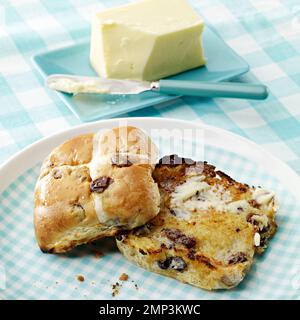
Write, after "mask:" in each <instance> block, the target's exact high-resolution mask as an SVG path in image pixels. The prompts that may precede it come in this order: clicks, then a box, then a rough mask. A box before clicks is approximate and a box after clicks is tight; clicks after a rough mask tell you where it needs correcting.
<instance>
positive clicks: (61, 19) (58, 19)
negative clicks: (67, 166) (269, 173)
mask: <svg viewBox="0 0 300 320" xmlns="http://www.w3.org/2000/svg"><path fill="white" fill-rule="evenodd" d="M125 2H126V1H125V0H124V1H123V0H102V1H96V0H72V1H71V0H69V1H68V0H65V1H61V0H40V1H38V0H1V2H0V163H1V162H3V161H5V160H7V159H8V158H9V157H10V156H12V155H13V154H14V153H15V152H17V151H18V150H20V149H22V148H24V147H25V146H27V145H28V144H30V143H32V142H34V141H36V140H38V139H40V138H42V137H44V136H47V135H50V134H52V133H54V132H55V131H58V130H62V129H64V128H68V127H71V126H74V125H76V124H79V120H78V119H77V118H76V117H75V116H74V115H73V114H72V113H71V112H70V111H69V110H68V109H67V108H66V107H65V106H64V104H63V103H62V102H61V100H60V99H59V98H58V97H57V96H56V95H55V94H53V93H51V92H50V91H49V90H47V89H46V88H45V87H44V84H43V79H42V78H41V77H40V75H39V74H38V73H37V71H36V70H35V69H34V68H33V66H32V64H31V62H30V58H31V56H32V55H34V54H36V53H37V52H39V51H45V50H51V49H53V48H56V47H61V46H64V45H70V44H75V43H76V42H77V41H79V40H84V39H87V38H88V37H89V19H90V14H91V12H93V11H98V10H101V9H103V8H105V7H108V6H115V5H120V4H122V3H125ZM191 3H192V4H193V6H194V7H195V9H197V10H198V11H199V12H200V13H201V15H202V16H203V17H204V18H205V19H206V20H207V21H209V23H210V24H212V25H213V26H214V27H215V28H216V30H217V31H218V32H219V34H220V35H221V36H222V38H223V39H224V40H225V41H226V42H227V43H228V44H229V45H230V46H231V47H232V48H233V49H234V50H235V51H236V52H237V53H238V54H240V55H241V56H243V58H244V59H245V60H246V61H247V62H248V63H249V64H250V67H251V71H250V72H249V73H248V74H246V75H244V76H242V77H240V78H239V80H240V81H249V82H257V81H261V82H263V83H264V84H266V85H267V86H268V87H269V89H270V92H271V94H270V96H269V98H268V99H267V100H265V101H260V102H258V101H243V100H231V99H211V100H199V99H197V98H192V97H185V98H182V99H180V100H178V101H176V102H175V103H173V104H171V105H168V106H167V107H165V106H164V107H163V106H159V105H158V106H153V107H149V108H146V109H143V110H139V111H135V112H132V113H130V114H125V115H124V116H132V117H133V116H155V117H171V118H180V119H186V120H195V119H197V120H198V121H202V122H204V123H207V124H210V125H214V126H217V127H221V128H224V129H227V130H230V131H232V132H235V133H237V134H239V135H242V136H244V137H247V138H249V139H251V140H253V141H254V142H256V143H258V144H260V145H262V146H264V147H265V148H266V149H268V150H269V151H271V152H272V153H273V154H275V155H276V156H278V157H279V158H281V159H282V160H283V161H285V162H287V163H288V164H289V165H290V166H291V167H292V168H294V169H295V170H296V171H297V172H300V125H299V120H300V90H299V89H300V4H299V0H264V1H261V0H243V1H240V0H226V1H225V0H223V1H222V0H201V1H198V0H191ZM208 154H209V153H208ZM222 159H223V161H222ZM226 159H227V160H226ZM228 159H230V155H228V154H227V155H226V156H225V155H224V157H221V156H220V155H218V157H214V156H213V154H212V159H211V161H212V162H214V163H216V164H218V165H220V167H221V168H222V169H223V170H226V168H227V167H228V166H230V165H231V164H230V161H228ZM235 159H237V157H236V156H235ZM225 160H226V161H225ZM233 164H234V165H235V166H234V167H233V168H231V169H232V171H233V173H235V174H233V175H234V176H235V177H237V178H238V177H239V174H242V173H243V172H244V176H243V177H242V178H243V179H242V180H243V181H247V182H248V181H249V179H253V177H256V178H257V181H259V179H261V178H264V179H265V178H266V177H263V171H262V170H261V171H259V170H258V169H257V165H255V166H254V164H252V165H251V164H249V166H248V167H247V168H245V169H243V166H241V163H240V164H238V161H234V162H232V165H233ZM236 165H237V166H236ZM246 169H247V170H246ZM243 170H244V171H243ZM37 173H38V167H34V168H32V169H30V170H29V171H28V172H26V173H25V174H24V175H22V176H21V177H20V178H19V179H18V180H17V181H15V182H14V184H13V185H12V186H10V187H9V188H8V189H7V190H6V191H5V192H4V194H3V195H1V196H0V203H1V208H0V209H1V211H2V209H4V210H5V214H2V213H1V214H0V239H1V241H2V239H4V243H1V250H2V252H1V253H0V255H1V261H0V298H1V297H2V298H43V299H46V298H75V299H77V298H78V299H80V298H108V297H110V294H111V290H110V287H109V284H110V282H111V281H112V278H115V280H116V279H117V276H118V275H119V274H120V273H122V272H127V273H129V274H130V275H132V278H133V280H134V281H136V283H137V284H138V285H140V289H139V290H136V289H135V288H134V286H133V283H131V282H130V281H129V282H128V283H126V284H124V288H122V290H121V294H120V298H126V297H128V296H130V297H132V298H154V299H158V298H170V299H172V298H183V297H184V298H204V299H210V298H217V299H223V298H232V299H235V298H245V299H248V298H251V297H252V298H297V297H299V290H298V291H297V289H299V287H300V277H299V274H300V272H299V269H300V261H299V255H297V254H296V253H297V248H299V245H300V243H299V239H298V238H297V233H298V230H299V225H300V221H299V218H297V208H296V204H295V201H293V199H292V197H291V196H290V195H288V194H286V192H284V190H281V189H280V185H279V184H278V183H277V182H276V181H275V180H274V178H272V177H267V178H268V179H265V180H266V181H267V182H268V181H269V182H270V187H271V188H272V189H275V190H277V191H278V193H279V196H280V195H281V198H282V199H281V202H282V201H283V205H282V207H284V212H281V213H280V217H282V218H280V221H279V224H280V226H281V228H280V229H279V231H278V235H277V236H276V237H275V239H274V242H273V243H272V246H271V247H272V248H271V249H272V250H269V251H268V252H267V253H266V254H265V255H264V256H263V257H262V258H260V259H258V261H257V263H256V264H255V266H254V268H252V271H251V273H250V275H249V276H248V277H247V280H246V281H245V282H244V283H243V284H242V285H241V286H240V287H239V288H238V289H237V290H234V291H231V292H221V293H207V292H204V291H202V290H198V289H194V288H191V287H190V286H185V285H182V284H179V283H176V286H175V285H174V280H171V279H167V278H164V277H161V276H157V275H152V274H149V273H148V272H146V271H142V270H139V271H137V268H136V267H134V266H133V265H132V264H130V263H128V262H125V260H124V259H123V258H122V257H120V255H118V254H117V253H111V252H110V253H109V254H107V256H105V257H104V258H103V259H100V260H99V261H97V263H96V264H95V265H94V266H93V264H92V263H89V262H90V261H91V260H93V259H94V258H93V257H92V256H91V255H89V254H87V249H84V248H80V249H78V250H76V251H74V253H72V254H70V255H62V256H59V258H57V257H56V256H55V257H54V256H51V255H41V254H40V252H39V251H38V249H37V248H36V245H35V241H34V238H33V232H32V231H33V230H32V215H31V212H32V189H33V186H34V183H35V179H36V176H37ZM265 180H260V181H265ZM250 181H251V180H250ZM267 184H268V183H267ZM267 186H268V185H267ZM9 212H11V213H12V214H8V213H9ZM26 212H27V213H28V214H27V215H26V216H24V213H26ZM298 212H299V210H298ZM29 213H30V214H29ZM281 230H285V232H284V233H281ZM107 243H108V246H107V247H109V245H110V244H111V245H112V246H113V244H112V243H111V241H108V242H107ZM275 244H276V245H275ZM90 250H91V251H92V250H93V248H91V249H90ZM107 250H108V249H107ZM78 255H80V256H82V258H81V259H72V257H76V256H78ZM79 260H80V261H79ZM93 261H94V260H93ZM4 262H5V264H6V265H5V269H6V272H7V273H6V290H3V291H2V290H1V286H4V284H5V281H3V279H2V278H3V272H1V270H2V269H3V268H4V266H3V265H1V263H4ZM61 265H63V268H61ZM291 266H294V267H295V268H293V267H291ZM297 266H298V267H297ZM297 268H298V269H297ZM270 270H272V272H270ZM37 274H38V275H39V277H38V278H37V277H36V275H37ZM76 274H84V275H85V276H86V279H87V281H85V282H84V283H77V282H76V280H74V277H75V275H76ZM56 279H57V280H56ZM4 280H5V279H4ZM56 281H57V283H56ZM158 283H159V288H160V289H159V292H158V291H157V287H158ZM245 287H247V290H244V289H245ZM76 288H77V289H76ZM170 288H172V289H171V290H170Z"/></svg>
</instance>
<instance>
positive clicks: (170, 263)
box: [157, 257, 187, 271]
mask: <svg viewBox="0 0 300 320" xmlns="http://www.w3.org/2000/svg"><path fill="white" fill-rule="evenodd" d="M157 264H158V266H159V267H160V268H161V269H164V270H166V269H173V270H177V271H183V270H185V269H186V268H187V264H186V262H185V261H184V260H183V259H182V258H181V257H168V258H167V259H166V260H159V261H158V262H157Z"/></svg>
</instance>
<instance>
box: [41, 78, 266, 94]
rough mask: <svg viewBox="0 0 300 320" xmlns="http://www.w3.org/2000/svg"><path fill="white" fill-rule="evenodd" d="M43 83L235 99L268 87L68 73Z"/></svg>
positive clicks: (71, 89)
mask: <svg viewBox="0 0 300 320" xmlns="http://www.w3.org/2000/svg"><path fill="white" fill-rule="evenodd" d="M46 85H47V86H48V87H49V88H50V89H53V90H57V91H61V92H66V93H70V94H79V93H98V94H118V95H126V94H139V93H142V92H145V91H153V92H158V93H161V94H168V95H179V96H182V95H184V96H198V97H209V98H215V97H222V98H238V99H258V100H262V99H266V98H267V96H268V88H267V87H266V86H264V85H262V84H248V83H239V82H205V81H188V80H187V81H185V80H184V81H183V80H159V81H153V82H148V81H135V80H118V79H103V78H97V77H85V76H77V75H67V74H53V75H50V76H48V77H47V79H46Z"/></svg>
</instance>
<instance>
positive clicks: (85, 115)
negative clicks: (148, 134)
mask: <svg viewBox="0 0 300 320" xmlns="http://www.w3.org/2000/svg"><path fill="white" fill-rule="evenodd" d="M203 46H204V51H205V56H206V57H207V63H206V65H205V66H204V67H200V68H197V69H193V70H190V71H186V72H183V73H181V74H178V75H176V76H172V77H170V78H171V79H174V80H176V79H178V80H199V81H222V80H226V79H231V78H233V77H236V76H238V75H241V74H243V73H245V72H247V71H248V70H249V66H248V64H247V63H246V62H245V61H244V60H243V59H242V58H241V57H239V56H238V55H237V54H236V53H235V52H234V51H233V50H232V49H231V48H230V47H229V46H228V45H227V44H226V43H225V42H224V41H223V40H222V39H221V38H220V37H219V35H218V34H217V33H216V32H215V31H214V30H213V29H212V28H211V27H206V28H205V31H204V33H203ZM33 62H34V64H35V66H36V67H37V69H38V70H39V72H40V73H41V74H42V76H43V77H46V76H48V75H50V74H54V73H65V74H78V75H86V76H95V75H96V74H95V72H94V70H93V69H92V67H91V66H90V64H89V42H88V41H85V42H82V43H78V44H76V45H72V46H68V47H64V48H60V49H56V50H52V51H48V52H44V53H39V54H37V55H35V56H34V57H33ZM57 94H58V95H59V97H60V98H61V99H62V100H63V101H64V103H65V104H66V105H67V106H68V108H69V109H70V110H71V111H72V112H74V114H75V115H76V116H77V117H78V118H79V119H80V120H82V121H92V120H96V119H100V118H111V117H115V116H117V115H120V114H122V113H127V112H130V111H134V110H138V109H141V108H145V107H149V106H153V105H155V104H158V103H162V102H167V101H171V100H174V99H177V98H178V96H170V95H163V94H158V93H155V92H144V93H141V94H138V95H127V96H125V95H107V94H105V95H104V94H103V95H99V94H98V95H97V94H84V95H82V94H80V95H76V96H73V95H70V94H65V93H57Z"/></svg>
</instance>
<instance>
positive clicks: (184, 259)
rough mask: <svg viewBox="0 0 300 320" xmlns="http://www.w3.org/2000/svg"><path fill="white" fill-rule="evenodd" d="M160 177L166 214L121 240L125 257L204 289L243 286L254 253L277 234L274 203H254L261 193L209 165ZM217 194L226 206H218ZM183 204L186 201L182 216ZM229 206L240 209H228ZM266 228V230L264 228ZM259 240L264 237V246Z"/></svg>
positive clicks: (165, 167)
mask: <svg viewBox="0 0 300 320" xmlns="http://www.w3.org/2000/svg"><path fill="white" fill-rule="evenodd" d="M154 177H155V180H156V181H157V183H158V185H159V188H160V192H161V201H162V203H161V211H160V213H159V214H158V215H157V216H156V217H155V218H154V219H153V220H151V221H150V222H149V223H147V224H146V226H144V227H140V228H137V229H135V230H132V231H130V232H128V233H124V234H120V235H118V236H117V237H116V239H117V245H118V248H119V249H120V251H121V252H122V253H123V254H124V256H125V257H126V258H127V259H129V260H131V261H133V262H134V263H136V264H137V265H139V266H141V267H143V268H145V269H148V270H150V271H153V272H156V273H160V274H163V275H166V276H169V277H172V278H175V279H178V280H180V281H182V282H185V283H189V284H192V285H194V286H197V287H200V288H204V289H207V290H213V289H226V288H227V289H228V288H232V287H235V286H237V285H238V284H239V283H240V282H241V281H242V280H243V279H244V277H245V275H246V272H247V271H248V269H249V268H250V266H251V265H252V263H253V256H254V253H255V252H259V253H260V252H262V251H263V250H264V249H265V248H266V244H267V241H268V238H269V237H270V236H272V235H273V234H274V232H275V230H276V223H275V221H274V215H275V204H274V201H273V199H272V198H271V197H269V198H266V197H265V198H258V201H261V200H262V199H263V201H261V204H259V203H258V202H256V201H254V199H253V197H254V192H255V190H256V189H255V188H252V187H249V186H248V185H245V184H242V183H238V182H236V181H234V180H233V179H231V178H230V177H229V176H227V175H226V174H224V173H222V172H220V171H216V170H215V167H214V166H211V165H209V164H207V163H195V162H194V163H191V164H186V163H183V164H179V165H173V164H171V165H170V164H162V163H160V164H158V165H157V166H156V169H155V171H154ZM200 178H201V179H200ZM190 182H191V183H192V184H191V186H192V187H193V188H197V187H199V186H202V187H203V188H202V189H201V188H199V189H197V190H195V194H193V193H192V192H190V189H188V188H185V186H188V183H190ZM179 191H181V193H179ZM211 191H212V192H211ZM184 194H185V195H187V194H188V196H185V197H183V195H184ZM216 194H219V196H220V197H223V199H225V200H224V203H225V204H222V201H221V200H219V202H218V201H217V200H216V197H215V195H216ZM174 197H175V200H176V199H177V200H176V201H177V202H176V201H175V200H174ZM176 197H177V198H176ZM178 199H179V200H178ZM180 199H184V200H183V201H185V202H184V203H185V207H184V206H182V207H181V208H183V209H182V210H179V208H180V206H178V203H179V204H181V202H180ZM209 199H214V201H215V202H216V206H215V207H211V206H210V207H205V206H204V203H205V202H207V201H210V200H209ZM220 199H221V198H220ZM194 200H195V201H194ZM178 201H179V202H178ZM229 202H232V203H236V204H238V205H237V206H228V204H227V203H229ZM265 202H266V203H265ZM193 204H194V205H195V204H196V205H197V204H198V205H199V206H198V207H197V206H192V205H193ZM222 205H224V207H222ZM189 208H190V209H191V210H190V212H188V209H189ZM194 208H196V209H194ZM187 212H188V214H187ZM262 222H265V223H266V225H265V226H264V227H262V226H260V225H259V223H262ZM256 234H259V235H260V237H261V243H260V245H258V246H257V244H255V241H254V238H255V235H256ZM256 237H257V235H256Z"/></svg>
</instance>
